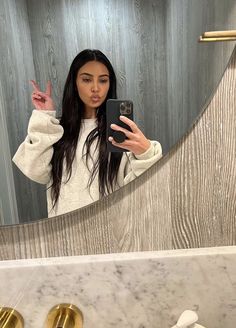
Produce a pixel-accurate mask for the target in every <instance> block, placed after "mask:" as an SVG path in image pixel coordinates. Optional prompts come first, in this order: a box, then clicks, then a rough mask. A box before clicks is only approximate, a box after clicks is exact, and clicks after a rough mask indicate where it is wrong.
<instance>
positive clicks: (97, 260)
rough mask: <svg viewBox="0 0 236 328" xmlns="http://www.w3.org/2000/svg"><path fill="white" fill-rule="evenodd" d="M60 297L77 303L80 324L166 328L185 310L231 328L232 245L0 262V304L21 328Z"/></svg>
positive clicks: (235, 269) (235, 321) (235, 292)
mask: <svg viewBox="0 0 236 328" xmlns="http://www.w3.org/2000/svg"><path fill="white" fill-rule="evenodd" d="M59 303H72V304H75V305H76V306H77V307H79V309H80V310H81V311H82V312H83V315H84V327H85V328H94V327H96V328H104V327H105V328H109V327H122V328H126V327H127V328H128V327H129V328H152V327H153V328H154V327H155V328H159V327H160V328H170V327H172V326H173V325H174V324H175V323H176V321H177V319H178V317H179V315H180V314H181V313H182V312H183V311H184V310H186V309H189V310H194V311H196V312H197V313H198V316H199V323H200V324H202V325H203V326H205V327H206V328H234V327H235V325H236V246H228V247H213V248H199V249H187V250H170V251H158V252H138V253H119V254H105V255H92V256H74V257H57V258H46V259H31V260H16V261H2V262H0V307H1V306H8V307H13V308H16V309H17V310H18V311H19V312H20V313H21V314H22V316H23V317H24V319H25V327H26V328H31V327H32V328H38V327H43V324H44V321H45V319H46V317H47V314H48V311H49V310H50V309H51V308H52V307H53V306H54V305H56V304H59Z"/></svg>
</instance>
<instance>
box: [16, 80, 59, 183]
mask: <svg viewBox="0 0 236 328" xmlns="http://www.w3.org/2000/svg"><path fill="white" fill-rule="evenodd" d="M30 82H31V84H32V86H33V92H32V94H31V100H32V103H33V106H34V108H36V110H34V111H33V113H32V115H31V118H30V120H29V125H28V135H27V137H26V139H25V141H24V142H23V143H22V144H21V145H20V146H19V148H18V150H17V152H16V154H15V155H14V157H13V159H12V160H13V162H14V163H15V164H16V165H17V166H18V168H19V169H20V170H21V171H22V172H23V173H24V174H25V175H26V176H27V177H28V178H30V179H31V180H33V181H36V182H38V183H42V184H47V183H49V181H50V178H51V164H50V162H51V159H52V156H53V144H54V143H56V142H57V141H58V140H59V139H60V138H61V137H62V135H63V127H62V126H61V125H60V124H59V120H57V119H56V118H55V115H56V112H55V110H54V107H55V106H54V102H53V100H52V97H51V93H52V86H51V82H50V81H48V83H47V87H46V91H45V92H42V91H41V90H40V88H39V86H38V84H37V83H36V82H35V81H33V80H31V81H30Z"/></svg>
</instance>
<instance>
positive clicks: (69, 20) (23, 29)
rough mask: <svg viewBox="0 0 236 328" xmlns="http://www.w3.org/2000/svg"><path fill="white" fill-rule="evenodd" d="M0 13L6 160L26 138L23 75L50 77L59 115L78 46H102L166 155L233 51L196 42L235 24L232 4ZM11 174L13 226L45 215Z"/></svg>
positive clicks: (56, 4) (185, 0)
mask: <svg viewBox="0 0 236 328" xmlns="http://www.w3.org/2000/svg"><path fill="white" fill-rule="evenodd" d="M213 4H214V6H212V5H213ZM212 8H214V10H212ZM0 11H1V13H2V16H1V17H3V19H1V20H0V28H1V35H0V45H4V46H1V47H0V65H1V68H2V69H1V73H0V79H1V81H2V84H3V89H4V90H3V94H4V97H5V99H4V102H2V103H4V104H5V108H4V109H3V110H4V112H5V115H6V119H7V125H8V136H9V142H10V150H11V156H12V155H13V154H14V152H15V151H16V149H17V147H18V146H19V144H20V143H21V142H22V141H23V140H24V138H25V135H26V130H27V123H28V120H29V117H30V114H31V111H32V104H31V101H30V92H31V87H30V85H29V79H34V78H35V79H36V80H37V81H38V82H39V84H40V85H41V87H42V88H44V86H45V84H46V81H47V80H48V79H50V80H51V81H52V84H53V96H54V99H55V101H56V103H57V108H58V114H60V102H61V95H62V91H63V85H64V82H65V78H66V75H67V72H68V69H69V66H70V63H71V61H72V59H73V58H74V56H75V55H76V54H77V53H78V52H79V51H81V50H82V49H84V48H99V49H101V50H102V51H103V52H104V53H106V54H107V56H108V57H109V58H110V59H111V62H112V63H113V64H114V67H115V70H116V72H117V79H118V94H119V96H120V97H121V98H122V97H125V98H126V97H127V98H131V99H133V101H134V107H135V120H136V122H137V123H138V125H139V126H140V128H141V129H142V130H143V131H144V132H145V134H146V135H147V137H149V138H151V139H157V140H159V141H160V142H161V144H162V146H163V150H164V152H166V151H167V150H168V149H169V148H170V147H172V146H173V145H174V144H175V142H176V141H177V140H179V138H180V137H181V136H182V135H183V133H184V132H185V131H186V129H187V128H188V127H189V125H190V124H191V123H192V122H193V121H194V119H195V117H196V116H197V115H198V113H199V111H200V109H201V108H202V105H203V104H204V103H205V101H206V100H207V99H208V98H209V96H210V92H211V90H213V89H215V87H216V85H217V83H218V81H219V79H220V76H221V74H222V72H223V70H224V68H225V66H226V62H227V60H228V58H229V56H230V53H231V50H232V43H227V44H224V46H223V44H222V43H221V44H211V45H202V44H201V45H200V44H198V43H197V42H196V41H197V38H198V36H199V35H200V34H201V33H202V32H203V31H205V30H210V29H222V28H225V26H227V28H234V27H235V25H234V23H235V16H236V4H235V1H234V0H227V2H224V1H221V0H208V1H205V0H199V1H195V0H147V1H143V0H128V1H127V0H113V1H106V0H99V1H96V0H52V1H46V0H42V1H40V2H39V1H37V0H19V1H18V0H9V1H7V0H3V1H1V3H0ZM186 27H187V28H186ZM215 60H216V61H215ZM157 63H158V65H157ZM199 63H204V64H205V65H204V66H202V65H200V64H199ZM206 67H207V68H206ZM196 81H197V83H196ZM196 91H197V92H196ZM10 161H11V158H10V157H9V163H10ZM13 174H14V181H15V187H16V197H17V204H18V212H19V220H20V222H25V221H30V220H34V219H38V218H42V217H45V216H46V197H45V187H41V186H39V185H37V184H35V183H33V182H31V181H29V179H27V178H26V177H24V176H23V174H21V172H19V170H18V169H17V168H16V167H14V166H13ZM2 186H3V189H4V188H5V185H3V184H2ZM17 219H18V218H16V220H17ZM6 221H7V220H6Z"/></svg>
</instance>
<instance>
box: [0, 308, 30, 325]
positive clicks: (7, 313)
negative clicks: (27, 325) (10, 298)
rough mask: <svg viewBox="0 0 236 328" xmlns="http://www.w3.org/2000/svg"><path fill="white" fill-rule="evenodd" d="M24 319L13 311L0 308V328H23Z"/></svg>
mask: <svg viewBox="0 0 236 328" xmlns="http://www.w3.org/2000/svg"><path fill="white" fill-rule="evenodd" d="M23 327H24V319H23V317H22V316H21V314H20V313H19V312H18V311H16V310H15V309H12V308H9V307H0V328H23Z"/></svg>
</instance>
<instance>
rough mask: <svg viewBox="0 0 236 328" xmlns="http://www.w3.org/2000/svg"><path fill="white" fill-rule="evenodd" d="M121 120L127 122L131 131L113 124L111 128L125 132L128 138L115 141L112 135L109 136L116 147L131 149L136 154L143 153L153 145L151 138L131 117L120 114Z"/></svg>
mask: <svg viewBox="0 0 236 328" xmlns="http://www.w3.org/2000/svg"><path fill="white" fill-rule="evenodd" d="M120 120H121V121H122V122H124V123H125V124H127V125H128V126H129V127H130V129H131V131H129V130H127V129H124V128H122V127H121V126H119V125H116V124H111V128H112V130H114V131H121V132H123V133H124V134H125V135H126V137H127V138H128V139H126V140H125V141H124V142H122V143H118V142H115V140H114V139H113V138H112V137H109V138H108V140H109V141H110V142H111V143H112V144H113V145H114V146H116V147H119V148H123V149H127V150H129V151H131V152H132V153H133V154H134V155H141V154H143V153H145V151H147V150H148V148H149V147H150V145H151V142H150V140H148V139H147V138H146V137H145V135H144V134H143V133H142V131H141V130H140V129H139V128H138V126H137V125H136V124H135V123H134V122H133V121H132V120H130V119H129V118H127V117H125V116H120Z"/></svg>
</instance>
